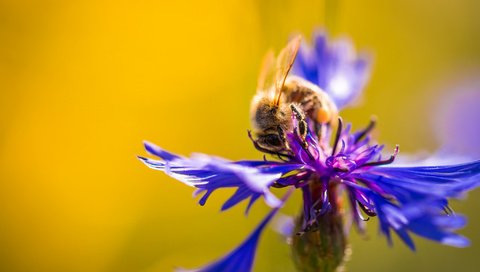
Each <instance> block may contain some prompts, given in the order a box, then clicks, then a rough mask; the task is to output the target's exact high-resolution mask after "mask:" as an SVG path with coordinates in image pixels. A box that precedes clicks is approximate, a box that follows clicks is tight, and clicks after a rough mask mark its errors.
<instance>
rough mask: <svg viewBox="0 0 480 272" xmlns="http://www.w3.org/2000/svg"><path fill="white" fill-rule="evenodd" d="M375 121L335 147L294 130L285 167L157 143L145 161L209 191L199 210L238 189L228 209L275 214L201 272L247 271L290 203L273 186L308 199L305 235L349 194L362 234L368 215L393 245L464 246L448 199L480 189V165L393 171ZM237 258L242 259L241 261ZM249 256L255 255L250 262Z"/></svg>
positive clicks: (338, 137) (346, 131)
mask: <svg viewBox="0 0 480 272" xmlns="http://www.w3.org/2000/svg"><path fill="white" fill-rule="evenodd" d="M372 128H373V123H371V124H370V125H369V126H368V127H367V128H366V129H363V130H360V131H357V132H354V133H351V132H350V125H347V126H346V127H345V128H343V126H342V122H340V125H339V128H338V132H337V133H336V134H335V136H334V141H333V145H331V146H330V145H327V144H326V142H327V141H326V140H323V141H319V140H318V138H317V137H316V136H315V135H313V134H312V133H310V131H309V132H308V133H307V135H306V137H302V136H301V135H300V134H299V133H298V130H297V129H295V130H294V131H292V132H289V133H288V134H287V141H288V145H289V147H290V148H291V154H292V155H291V157H289V158H288V159H285V161H282V162H279V161H267V160H262V161H237V162H231V161H227V160H224V159H220V158H217V157H211V156H207V155H194V156H192V157H191V158H185V157H181V156H177V155H173V154H171V153H169V152H167V151H165V150H163V149H160V148H159V147H156V146H154V145H153V144H151V143H148V142H146V144H145V146H146V149H147V151H148V152H149V153H151V154H153V155H155V156H158V157H160V158H161V159H162V160H152V159H147V158H143V157H140V159H141V160H142V161H143V162H144V163H145V164H146V165H147V166H149V167H151V168H153V169H156V170H161V171H164V172H165V173H166V174H168V175H170V176H172V177H174V178H176V179H178V180H180V181H181V182H183V183H185V184H186V185H189V186H192V187H195V188H197V191H196V193H195V195H198V194H199V193H204V195H203V196H202V197H201V199H200V201H199V202H200V204H201V205H203V204H205V202H206V200H207V198H208V196H209V195H210V194H211V193H212V192H213V191H215V190H216V189H219V188H226V187H235V188H237V191H236V192H235V193H234V194H233V196H232V197H230V198H229V199H228V200H227V201H226V202H225V203H224V205H223V206H222V210H225V209H228V208H230V207H232V206H234V205H236V204H237V203H239V202H241V201H243V200H246V199H249V205H248V208H247V209H249V208H250V207H251V205H252V204H253V203H254V202H255V201H256V200H257V199H258V198H259V197H262V196H263V198H264V199H265V202H266V203H267V204H268V205H270V206H272V207H274V211H273V212H272V213H271V214H269V215H268V216H267V217H266V219H265V220H263V221H262V222H261V224H260V225H259V227H258V228H257V229H256V230H255V231H254V233H253V234H252V235H251V236H250V237H249V238H248V239H247V240H246V241H245V242H244V243H242V244H241V245H240V247H239V248H237V249H236V250H233V251H232V252H231V253H230V254H229V255H227V256H226V257H224V258H222V259H221V264H219V263H217V266H212V265H210V266H208V267H216V268H215V269H213V268H212V269H207V268H208V267H206V268H205V269H204V270H199V271H248V269H243V268H245V267H251V263H252V258H253V257H252V256H254V252H255V247H256V244H257V241H258V238H259V235H260V233H261V231H262V230H263V229H264V226H265V225H266V224H267V223H268V221H269V220H270V219H271V218H272V217H273V214H274V213H275V212H276V211H277V210H278V208H279V207H281V206H282V205H283V203H284V201H286V199H287V197H285V198H283V199H282V200H279V199H278V198H276V197H275V196H274V195H273V194H272V192H271V191H270V190H271V188H283V187H293V188H298V189H300V190H301V191H302V193H303V206H304V208H303V217H302V218H303V222H302V230H301V232H309V231H311V230H314V229H315V228H317V227H318V224H319V222H321V221H322V220H323V219H324V217H323V216H324V215H326V214H328V213H332V212H333V213H336V212H338V210H339V209H340V207H339V202H340V200H341V199H340V192H342V191H344V192H346V196H347V198H348V200H349V202H350V206H351V210H352V213H351V216H352V218H353V221H354V222H355V223H356V225H357V227H358V228H359V229H360V230H363V229H364V223H365V221H366V219H365V216H364V214H365V215H366V216H370V217H378V221H379V224H380V229H381V231H382V233H383V234H385V235H386V237H387V238H388V240H389V241H391V235H390V232H391V230H393V231H394V232H396V233H397V234H398V236H399V237H400V238H401V239H402V240H403V241H404V242H405V243H406V244H407V245H408V246H409V247H410V248H411V249H414V244H413V241H412V239H411V237H410V233H415V234H416V235H419V236H422V237H424V238H427V239H431V240H434V241H437V242H440V243H443V244H447V245H451V246H457V247H464V246H466V245H468V240H467V239H466V238H464V237H462V236H460V235H458V234H455V233H453V232H452V231H453V230H455V229H458V228H460V227H462V226H464V225H465V219H464V218H463V217H461V216H459V215H452V214H449V213H445V212H444V211H445V210H448V202H447V199H448V198H455V197H460V196H462V195H463V194H464V193H465V192H467V191H468V190H471V189H472V188H474V187H476V186H478V185H479V184H480V161H475V162H471V163H467V164H461V165H450V166H431V167H395V166H394V165H391V163H392V162H393V161H394V159H395V156H396V154H397V152H398V147H397V148H396V149H395V151H394V153H393V155H391V156H389V157H388V158H383V157H382V155H381V151H382V149H383V146H380V145H377V144H372V143H371V136H370V131H371V130H372ZM239 255H241V256H243V257H242V258H240V259H239ZM248 256H250V257H248ZM229 260H236V261H235V262H239V261H240V260H242V261H241V263H242V265H243V266H242V265H237V266H235V267H242V269H241V270H232V269H231V267H230V266H228V267H229V269H227V270H221V269H218V267H227V266H226V265H227V264H226V263H225V262H228V261H229Z"/></svg>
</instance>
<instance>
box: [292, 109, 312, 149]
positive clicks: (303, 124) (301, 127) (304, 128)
mask: <svg viewBox="0 0 480 272" xmlns="http://www.w3.org/2000/svg"><path fill="white" fill-rule="evenodd" d="M290 108H291V109H292V111H293V113H294V114H295V118H297V121H298V128H297V131H298V135H299V136H300V137H301V138H302V141H303V143H304V145H305V146H306V144H307V142H306V140H305V139H306V137H307V132H308V124H307V121H305V115H303V113H302V112H301V111H300V110H299V109H298V108H297V107H296V106H295V105H294V104H291V105H290Z"/></svg>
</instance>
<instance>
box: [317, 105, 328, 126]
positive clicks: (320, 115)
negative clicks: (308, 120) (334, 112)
mask: <svg viewBox="0 0 480 272" xmlns="http://www.w3.org/2000/svg"><path fill="white" fill-rule="evenodd" d="M330 119H331V114H330V113H329V112H328V111H327V110H325V109H323V108H321V109H319V110H318V112H317V121H318V122H319V123H321V124H325V123H328V122H329V121H330Z"/></svg>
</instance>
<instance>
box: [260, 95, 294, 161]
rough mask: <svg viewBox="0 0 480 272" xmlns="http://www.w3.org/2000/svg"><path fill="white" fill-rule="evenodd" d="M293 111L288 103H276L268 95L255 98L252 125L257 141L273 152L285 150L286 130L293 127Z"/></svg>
mask: <svg viewBox="0 0 480 272" xmlns="http://www.w3.org/2000/svg"><path fill="white" fill-rule="evenodd" d="M291 116H292V111H291V109H290V107H289V106H288V105H286V104H285V103H281V104H279V105H276V104H275V103H272V101H271V100H270V99H269V98H267V97H262V98H261V99H257V100H256V99H254V101H253V103H252V112H251V117H252V118H251V119H252V126H253V129H254V132H255V135H256V137H257V140H256V141H257V143H258V145H260V146H261V147H262V148H265V149H268V150H270V151H272V152H278V151H280V150H285V148H286V144H285V141H284V140H283V139H284V135H283V134H284V132H285V131H287V130H290V129H291V126H292V120H291Z"/></svg>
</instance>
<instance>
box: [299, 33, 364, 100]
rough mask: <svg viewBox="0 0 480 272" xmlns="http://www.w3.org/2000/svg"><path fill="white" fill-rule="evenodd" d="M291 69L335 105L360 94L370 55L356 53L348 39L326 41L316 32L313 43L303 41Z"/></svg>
mask: <svg viewBox="0 0 480 272" xmlns="http://www.w3.org/2000/svg"><path fill="white" fill-rule="evenodd" d="M292 73H293V74H295V75H297V76H299V77H302V78H304V79H306V80H308V81H310V82H312V83H314V84H316V85H318V86H319V87H320V88H321V89H322V90H323V91H325V92H326V93H327V94H329V95H330V97H331V98H332V99H333V101H334V102H335V104H336V105H337V107H338V108H339V109H341V108H344V107H345V106H347V105H349V104H351V103H352V102H354V101H355V99H356V98H357V97H358V96H359V95H360V93H361V92H362V90H363V87H364V86H365V84H366V83H367V81H368V79H369V76H370V59H369V57H367V56H366V55H365V54H362V55H359V56H357V55H356V53H355V50H354V48H353V46H352V43H351V42H350V41H349V40H348V39H339V40H335V41H333V42H332V41H330V42H329V41H328V39H327V34H326V33H325V32H320V31H319V32H316V33H314V37H313V47H310V46H308V45H306V44H303V45H302V46H301V47H300V50H299V52H298V55H297V58H296V60H295V63H294V65H293V68H292Z"/></svg>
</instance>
